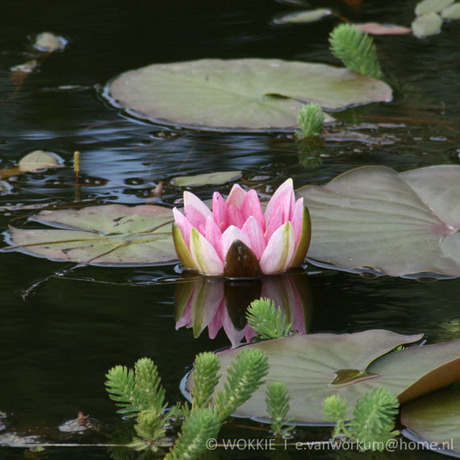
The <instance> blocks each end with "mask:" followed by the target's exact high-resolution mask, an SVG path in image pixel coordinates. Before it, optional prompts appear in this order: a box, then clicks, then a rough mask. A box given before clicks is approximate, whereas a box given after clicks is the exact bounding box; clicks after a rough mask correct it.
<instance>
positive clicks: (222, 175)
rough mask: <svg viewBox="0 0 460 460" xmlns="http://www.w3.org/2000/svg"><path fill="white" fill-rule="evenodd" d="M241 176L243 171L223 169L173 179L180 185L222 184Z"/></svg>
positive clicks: (175, 183)
mask: <svg viewBox="0 0 460 460" xmlns="http://www.w3.org/2000/svg"><path fill="white" fill-rule="evenodd" d="M240 177H241V171H221V172H212V173H206V174H197V175H196V176H181V177H175V178H174V179H173V183H174V185H177V186H178V187H197V186H201V185H222V184H225V183H227V182H230V181H233V180H236V179H238V178H240Z"/></svg>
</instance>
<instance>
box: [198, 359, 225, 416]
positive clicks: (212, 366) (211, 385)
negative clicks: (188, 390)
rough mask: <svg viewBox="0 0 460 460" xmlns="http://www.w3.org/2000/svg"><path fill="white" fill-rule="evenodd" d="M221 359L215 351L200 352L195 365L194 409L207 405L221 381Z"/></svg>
mask: <svg viewBox="0 0 460 460" xmlns="http://www.w3.org/2000/svg"><path fill="white" fill-rule="evenodd" d="M219 368H220V366H219V360H218V359H217V356H216V355H215V354H214V353H211V352H205V353H200V354H198V355H197V356H196V357H195V364H194V365H193V371H192V374H193V382H194V386H193V399H192V409H198V408H200V407H207V406H209V405H210V403H211V398H212V394H213V393H214V389H215V388H216V386H217V384H218V382H219V375H218V372H219Z"/></svg>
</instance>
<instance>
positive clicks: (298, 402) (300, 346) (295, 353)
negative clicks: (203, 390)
mask: <svg viewBox="0 0 460 460" xmlns="http://www.w3.org/2000/svg"><path fill="white" fill-rule="evenodd" d="M422 337H423V334H417V335H410V336H405V335H400V334H395V333H393V332H390V331H383V330H373V331H366V332H360V333H356V334H341V335H336V334H309V335H296V336H293V337H288V338H286V339H277V340H269V341H266V342H260V343H256V344H251V345H248V346H250V347H257V348H260V349H261V350H262V351H264V352H265V353H266V355H267V357H268V361H269V364H270V371H269V374H268V376H267V382H269V381H271V380H280V381H283V382H286V383H287V385H288V388H289V392H290V396H291V411H290V413H289V417H294V419H295V422H296V423H307V424H327V423H326V422H325V421H324V419H323V413H322V402H323V400H324V398H326V397H327V396H329V395H331V394H335V393H339V394H341V395H342V396H345V397H346V398H347V400H348V401H349V402H350V404H351V405H353V402H354V401H355V400H356V399H358V398H359V397H360V396H362V394H363V393H364V392H365V391H367V390H369V389H371V388H373V387H374V386H375V384H373V383H372V382H374V381H376V380H378V379H377V378H376V377H379V376H375V375H372V374H369V373H367V369H368V367H369V366H370V364H371V363H372V362H373V361H375V360H376V359H378V358H379V357H380V356H382V355H385V354H386V353H389V352H390V351H392V350H394V349H395V348H397V347H398V346H400V345H403V344H408V343H413V342H417V341H419V340H420V339H421V338H422ZM242 348H243V347H240V348H237V349H233V350H228V351H224V352H222V353H218V357H219V362H220V365H221V369H222V370H223V371H224V370H225V369H226V368H227V366H228V364H229V362H230V361H231V360H232V359H233V358H234V357H235V355H237V354H238V353H239V352H240V351H241V350H242ZM223 374H224V375H225V371H224V372H223ZM222 378H224V376H223V377H222ZM339 379H340V380H339ZM340 381H343V382H344V383H342V384H340V383H339V382H340ZM221 382H222V380H221ZM333 382H336V383H333ZM352 382H355V383H353V384H352ZM380 386H381V385H380ZM192 387H193V381H192V380H191V378H190V377H189V379H188V382H187V388H188V390H189V391H190V389H191V388H192ZM234 415H236V416H241V417H252V418H257V419H264V418H266V417H267V413H266V407H265V385H264V386H263V387H261V389H259V390H258V391H257V392H256V393H255V394H254V395H253V397H252V398H251V399H250V400H249V401H248V402H247V403H246V404H244V405H243V406H241V407H240V408H239V409H238V410H237V412H236V413H235V414H234Z"/></svg>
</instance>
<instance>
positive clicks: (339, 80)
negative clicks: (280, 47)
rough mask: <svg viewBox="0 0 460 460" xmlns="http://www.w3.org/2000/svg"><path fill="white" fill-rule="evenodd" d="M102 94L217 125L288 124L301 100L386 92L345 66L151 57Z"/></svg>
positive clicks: (157, 116) (193, 123)
mask: <svg viewBox="0 0 460 460" xmlns="http://www.w3.org/2000/svg"><path fill="white" fill-rule="evenodd" d="M106 95H107V96H108V97H109V99H110V101H111V102H112V103H113V104H115V105H116V106H117V107H121V108H124V109H126V110H128V111H129V113H131V114H133V115H135V116H139V117H142V118H147V119H148V120H150V121H153V122H157V123H163V124H170V125H180V126H185V127H191V128H198V129H204V130H224V131H272V130H292V129H294V128H295V126H296V124H297V114H298V112H299V110H300V107H302V105H303V104H304V103H306V102H315V103H317V104H319V105H321V106H322V107H323V108H325V109H332V110H342V109H345V108H347V107H349V106H356V105H360V104H368V103H370V102H381V101H389V100H391V98H392V92H391V88H390V87H389V86H388V85H387V84H386V83H384V82H382V81H378V80H375V79H373V78H370V77H365V76H362V75H356V74H355V73H354V72H351V71H349V70H347V69H342V68H336V67H332V66H328V65H324V64H309V63H305V62H295V61H282V60H277V59H234V60H220V59H203V60H198V61H190V62H178V63H172V64H154V65H150V66H148V67H144V68H142V69H138V70H133V71H129V72H126V73H123V74H122V75H120V76H119V77H118V78H116V79H115V80H113V81H112V82H111V83H110V84H109V86H108V88H107V91H106ZM326 122H327V123H330V122H331V119H330V118H327V119H326Z"/></svg>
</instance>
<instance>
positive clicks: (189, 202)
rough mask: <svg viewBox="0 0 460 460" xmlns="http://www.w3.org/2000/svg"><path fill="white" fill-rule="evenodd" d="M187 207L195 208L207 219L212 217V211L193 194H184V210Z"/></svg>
mask: <svg viewBox="0 0 460 460" xmlns="http://www.w3.org/2000/svg"><path fill="white" fill-rule="evenodd" d="M186 207H192V208H195V209H196V210H197V211H198V212H200V213H201V214H203V216H204V217H205V218H206V217H208V216H212V212H211V210H210V209H209V208H208V207H207V206H206V205H205V204H204V203H203V202H202V201H201V200H200V199H199V198H198V197H197V196H196V195H194V194H193V193H191V192H184V209H185V208H186Z"/></svg>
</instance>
